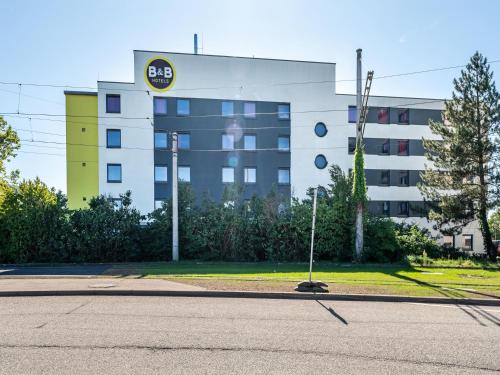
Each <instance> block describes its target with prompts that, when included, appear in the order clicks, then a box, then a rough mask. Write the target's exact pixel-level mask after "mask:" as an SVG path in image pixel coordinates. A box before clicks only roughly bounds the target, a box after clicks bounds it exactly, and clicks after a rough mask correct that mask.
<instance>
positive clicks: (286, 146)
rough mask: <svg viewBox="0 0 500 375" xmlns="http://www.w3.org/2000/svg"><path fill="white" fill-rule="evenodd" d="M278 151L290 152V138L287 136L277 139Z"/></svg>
mask: <svg viewBox="0 0 500 375" xmlns="http://www.w3.org/2000/svg"><path fill="white" fill-rule="evenodd" d="M278 151H290V137H289V136H288V135H280V136H279V137H278Z"/></svg>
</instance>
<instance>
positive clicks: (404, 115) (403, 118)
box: [398, 109, 410, 125]
mask: <svg viewBox="0 0 500 375" xmlns="http://www.w3.org/2000/svg"><path fill="white" fill-rule="evenodd" d="M409 123H410V110H409V109H400V110H398V124H403V125H408V124H409Z"/></svg>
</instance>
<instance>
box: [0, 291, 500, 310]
mask: <svg viewBox="0 0 500 375" xmlns="http://www.w3.org/2000/svg"><path fill="white" fill-rule="evenodd" d="M54 296H135V297H139V296H143V297H198V298H262V299H286V300H321V301H359V302H413V303H435V304H447V305H478V306H499V307H500V299H477V298H476V299H474V298H442V297H408V296H394V295H372V294H325V293H293V292H245V291H219V290H207V291H179V290H95V289H94V290H86V289H85V290H29V291H28V290H21V291H0V297H54Z"/></svg>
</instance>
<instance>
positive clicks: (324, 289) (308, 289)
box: [295, 281, 328, 293]
mask: <svg viewBox="0 0 500 375" xmlns="http://www.w3.org/2000/svg"><path fill="white" fill-rule="evenodd" d="M295 291H297V292H305V293H328V284H325V283H322V282H321V281H302V282H300V283H298V284H297V287H296V288H295Z"/></svg>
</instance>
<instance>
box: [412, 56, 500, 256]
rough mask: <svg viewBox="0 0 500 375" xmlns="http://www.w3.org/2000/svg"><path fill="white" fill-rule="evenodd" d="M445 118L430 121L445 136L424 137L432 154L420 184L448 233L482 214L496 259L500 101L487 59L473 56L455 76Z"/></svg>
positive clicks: (486, 243)
mask: <svg viewBox="0 0 500 375" xmlns="http://www.w3.org/2000/svg"><path fill="white" fill-rule="evenodd" d="M453 85H454V92H453V95H452V99H451V100H449V101H446V102H445V111H444V116H443V121H442V122H434V121H431V122H430V128H431V130H432V132H433V133H435V134H437V135H439V136H440V138H441V139H440V140H430V139H424V140H423V144H424V148H425V150H426V156H427V158H428V159H429V160H430V161H431V162H432V163H433V165H431V166H430V167H429V166H426V170H425V171H424V173H423V174H422V183H421V184H420V189H421V191H422V193H423V195H424V197H425V198H426V200H428V201H430V203H431V205H432V209H431V213H430V218H431V219H433V220H436V223H437V224H436V226H437V228H439V229H441V231H442V232H443V233H446V232H448V233H460V231H461V229H462V228H463V227H464V226H465V225H467V224H468V223H470V222H472V221H474V220H479V223H480V227H481V232H482V235H483V240H484V248H485V251H486V253H487V254H488V255H489V257H490V258H491V259H492V260H495V259H496V253H495V250H494V248H493V243H492V237H491V230H490V226H489V224H488V220H487V213H488V211H489V210H490V209H492V208H494V207H495V206H497V205H498V203H499V191H500V170H499V152H500V149H499V141H500V139H499V138H500V124H499V121H500V103H499V99H500V97H499V94H498V92H497V90H496V88H495V82H494V81H493V72H490V66H489V64H488V62H487V59H486V58H485V57H483V56H482V55H481V54H480V53H479V52H476V53H475V54H474V56H472V57H471V59H470V62H469V64H467V66H466V68H465V70H462V72H461V75H460V77H458V78H456V79H454V80H453Z"/></svg>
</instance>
